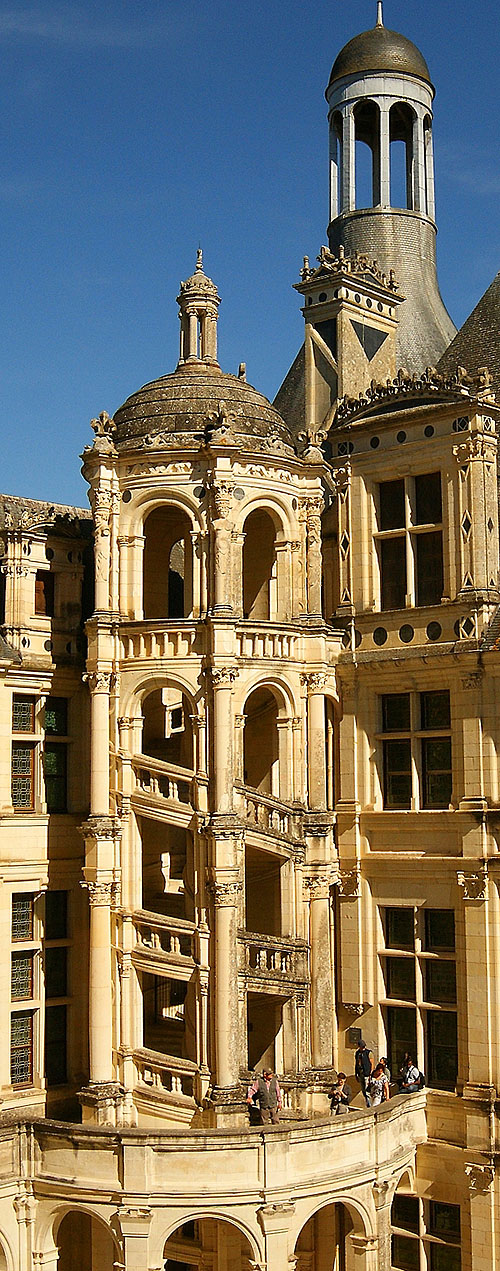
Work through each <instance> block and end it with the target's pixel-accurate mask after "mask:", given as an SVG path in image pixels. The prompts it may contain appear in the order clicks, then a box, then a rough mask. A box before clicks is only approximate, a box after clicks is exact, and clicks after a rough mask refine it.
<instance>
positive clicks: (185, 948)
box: [133, 909, 196, 961]
mask: <svg viewBox="0 0 500 1271" xmlns="http://www.w3.org/2000/svg"><path fill="white" fill-rule="evenodd" d="M133 921H134V927H135V931H136V936H137V945H136V950H137V952H140V953H146V954H148V953H153V954H166V955H167V957H170V958H189V959H191V961H192V960H193V959H194V933H195V929H196V928H195V924H194V922H188V921H187V920H186V919H184V918H167V917H164V916H163V914H152V913H150V912H149V910H147V909H137V910H136V911H135V913H134V915H133Z"/></svg>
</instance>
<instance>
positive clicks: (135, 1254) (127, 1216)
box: [116, 1205, 153, 1271]
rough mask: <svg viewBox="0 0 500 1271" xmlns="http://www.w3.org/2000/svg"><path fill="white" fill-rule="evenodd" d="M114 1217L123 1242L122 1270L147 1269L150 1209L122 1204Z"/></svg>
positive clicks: (138, 1270) (147, 1270) (141, 1270)
mask: <svg viewBox="0 0 500 1271" xmlns="http://www.w3.org/2000/svg"><path fill="white" fill-rule="evenodd" d="M116 1217H117V1220H118V1225H119V1228H120V1231H121V1236H122V1242H123V1263H122V1266H123V1271H149V1265H150V1263H149V1253H148V1246H149V1232H150V1227H151V1219H152V1217H153V1215H152V1212H151V1210H150V1209H142V1208H140V1207H139V1206H137V1207H135V1206H134V1207H132V1206H130V1207H129V1206H127V1205H123V1206H122V1207H121V1208H120V1209H118V1210H117V1214H116Z"/></svg>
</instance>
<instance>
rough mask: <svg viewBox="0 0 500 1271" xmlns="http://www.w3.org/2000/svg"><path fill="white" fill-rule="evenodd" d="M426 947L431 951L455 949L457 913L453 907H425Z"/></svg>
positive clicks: (450, 950)
mask: <svg viewBox="0 0 500 1271" xmlns="http://www.w3.org/2000/svg"><path fill="white" fill-rule="evenodd" d="M424 913H425V948H426V950H427V951H428V952H429V953H433V952H435V951H436V952H439V951H440V950H442V949H445V950H446V951H447V952H450V953H451V952H453V951H454V949H455V913H454V910H453V909H425V910H424Z"/></svg>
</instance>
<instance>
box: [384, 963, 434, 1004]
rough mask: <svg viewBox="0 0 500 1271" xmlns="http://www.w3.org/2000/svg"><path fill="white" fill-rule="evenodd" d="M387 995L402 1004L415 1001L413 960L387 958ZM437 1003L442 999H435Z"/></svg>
mask: <svg viewBox="0 0 500 1271" xmlns="http://www.w3.org/2000/svg"><path fill="white" fill-rule="evenodd" d="M385 995H386V997H395V998H398V999H399V1001H402V1002H413V1001H414V1000H415V963H414V961H413V958H386V960H385ZM435 1001H436V1002H439V1001H440V999H439V998H438V997H437V998H435Z"/></svg>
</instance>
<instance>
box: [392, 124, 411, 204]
mask: <svg viewBox="0 0 500 1271" xmlns="http://www.w3.org/2000/svg"><path fill="white" fill-rule="evenodd" d="M414 124H415V113H414V111H413V110H412V109H411V106H408V104H407V103H406V102H396V103H395V104H394V106H391V109H390V111H389V141H390V149H391V159H390V164H391V207H400V208H408V209H409V210H410V211H413V209H414V208H415V194H414V191H415V171H414V168H415V154H414V144H413V130H414Z"/></svg>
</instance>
